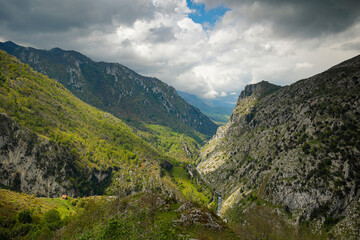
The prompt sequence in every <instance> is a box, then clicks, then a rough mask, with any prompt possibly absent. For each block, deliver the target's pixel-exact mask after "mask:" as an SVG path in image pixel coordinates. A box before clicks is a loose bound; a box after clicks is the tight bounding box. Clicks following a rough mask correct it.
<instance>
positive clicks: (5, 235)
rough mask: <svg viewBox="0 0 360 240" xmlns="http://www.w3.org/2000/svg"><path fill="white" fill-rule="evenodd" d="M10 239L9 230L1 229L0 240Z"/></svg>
mask: <svg viewBox="0 0 360 240" xmlns="http://www.w3.org/2000/svg"><path fill="white" fill-rule="evenodd" d="M8 239H10V230H9V229H7V228H0V240H8Z"/></svg>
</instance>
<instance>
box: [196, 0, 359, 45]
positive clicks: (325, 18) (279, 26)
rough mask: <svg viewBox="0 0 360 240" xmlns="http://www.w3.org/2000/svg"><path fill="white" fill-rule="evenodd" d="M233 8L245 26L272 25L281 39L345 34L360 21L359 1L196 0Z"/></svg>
mask: <svg viewBox="0 0 360 240" xmlns="http://www.w3.org/2000/svg"><path fill="white" fill-rule="evenodd" d="M196 2H202V3H205V2H206V4H208V5H209V6H212V7H215V6H217V5H219V4H224V5H225V6H228V7H230V8H231V9H233V17H234V18H241V19H242V21H245V23H246V24H249V25H253V24H255V23H257V24H261V25H271V26H272V27H273V29H274V31H275V32H276V34H279V35H281V36H282V37H286V36H292V37H298V38H314V37H318V36H321V35H327V34H333V33H339V32H343V31H344V30H346V29H348V28H349V27H350V26H352V25H353V24H354V23H356V22H357V21H358V20H359V15H360V2H359V1H358V0H343V1H331V0H303V1H298V0H258V1H252V0H242V1H237V0H222V1H218V0H206V1H205V0H196Z"/></svg>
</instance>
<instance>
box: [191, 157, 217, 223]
mask: <svg viewBox="0 0 360 240" xmlns="http://www.w3.org/2000/svg"><path fill="white" fill-rule="evenodd" d="M201 161H202V159H201V160H200V161H199V163H198V164H197V165H196V168H195V169H196V171H197V172H198V173H199V175H200V177H201V179H202V180H203V181H204V182H206V183H207V184H209V183H208V181H207V180H206V179H205V178H204V177H203V175H202V174H201V172H200V170H199V169H198V167H199V165H200V163H201ZM215 195H216V197H217V209H216V215H218V216H220V217H221V204H222V197H221V195H220V194H218V193H217V192H215ZM213 198H214V197H213ZM213 201H214V199H213Z"/></svg>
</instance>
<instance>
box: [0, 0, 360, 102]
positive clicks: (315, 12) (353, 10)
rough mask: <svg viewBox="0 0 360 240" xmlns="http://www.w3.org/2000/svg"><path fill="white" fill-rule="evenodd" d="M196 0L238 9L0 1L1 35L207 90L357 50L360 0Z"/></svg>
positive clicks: (316, 67) (311, 69)
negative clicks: (197, 14)
mask: <svg viewBox="0 0 360 240" xmlns="http://www.w3.org/2000/svg"><path fill="white" fill-rule="evenodd" d="M196 2H205V4H206V5H205V6H206V7H207V8H211V7H216V6H218V4H219V3H220V4H224V6H225V7H227V8H230V10H229V11H227V12H226V13H225V15H224V16H223V17H222V18H219V19H218V20H217V22H215V23H214V25H213V26H212V27H211V28H206V27H204V26H203V25H201V24H199V23H195V22H194V21H193V20H192V19H191V18H189V13H190V12H191V11H192V10H191V9H189V8H188V7H187V2H186V0H167V1H160V0H158V1H156V0H122V1H116V0H104V1H95V0H86V1H85V0H72V1H70V0H64V1H55V0H16V1H7V0H0V6H1V9H0V39H2V40H12V41H14V42H16V43H19V44H23V45H26V46H27V45H30V46H33V47H37V48H42V49H44V48H46V49H50V48H53V47H61V48H64V49H72V50H76V51H79V52H82V53H83V54H85V55H88V56H90V57H91V58H92V59H94V60H96V61H110V62H119V63H121V64H124V65H126V66H128V67H130V68H132V69H133V70H135V71H137V72H139V73H141V74H144V75H148V76H154V77H158V78H159V79H160V80H162V81H165V82H166V83H168V84H170V85H172V86H174V87H175V88H177V89H178V90H181V91H186V92H189V93H192V94H195V95H197V96H199V97H205V98H220V97H221V96H223V97H224V96H225V95H227V96H232V95H233V93H234V92H239V91H241V90H242V89H243V88H244V86H245V85H246V84H249V83H256V82H259V81H261V80H267V81H270V82H273V83H275V84H281V85H285V84H291V83H293V82H294V81H296V80H299V79H302V78H305V77H309V76H311V75H313V74H316V73H318V72H321V71H324V70H326V69H327V68H329V67H331V66H332V65H335V64H336V63H338V62H341V61H343V60H346V59H347V58H350V57H352V56H354V55H356V54H358V53H359V49H360V47H359V46H360V20H359V15H360V14H359V10H360V6H359V4H360V2H359V1H350V0H344V1H341V2H340V1H331V0H329V1H325V0H323V1H321V0H317V1H314V0H312V1H309V0H304V1H285V0H269V1H263V0H260V1H255V2H254V1H250V0H243V1H235V0H223V1H217V0H209V1H208V0H207V1H204V0H196ZM358 2H359V3H358Z"/></svg>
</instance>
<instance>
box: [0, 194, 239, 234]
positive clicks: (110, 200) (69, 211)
mask: <svg viewBox="0 0 360 240" xmlns="http://www.w3.org/2000/svg"><path fill="white" fill-rule="evenodd" d="M0 197H1V198H0V211H1V213H2V214H1V216H2V218H1V222H0V224H1V225H0V239H50V238H52V239H164V240H165V239H189V238H200V239H204V238H205V239H219V237H220V236H221V238H222V239H237V238H236V236H235V235H234V234H233V233H232V232H231V231H230V230H229V229H227V228H224V229H222V230H220V231H215V230H210V229H208V228H206V227H205V226H203V225H201V224H194V225H193V226H190V227H184V226H182V225H176V226H175V225H174V224H173V223H174V220H176V219H179V218H180V217H181V213H180V212H177V211H176V210H177V209H178V208H179V207H180V204H179V203H178V202H177V201H176V200H175V198H168V197H164V196H162V195H159V194H154V193H145V194H137V195H132V196H129V197H125V198H116V197H105V196H103V197H87V198H68V199H60V198H54V199H52V198H36V197H34V196H30V195H27V194H23V193H15V192H11V191H8V190H1V189H0ZM64 206H67V208H64ZM204 211H207V210H206V209H204ZM19 216H29V217H31V219H33V221H31V222H22V221H19ZM20 218H21V217H20ZM26 218H27V217H26Z"/></svg>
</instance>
